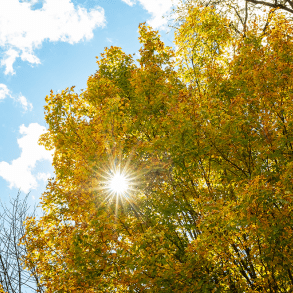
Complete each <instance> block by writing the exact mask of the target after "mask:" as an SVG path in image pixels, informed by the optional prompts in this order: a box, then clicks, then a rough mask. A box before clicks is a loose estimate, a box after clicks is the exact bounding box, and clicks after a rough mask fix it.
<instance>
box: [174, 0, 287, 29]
mask: <svg viewBox="0 0 293 293" xmlns="http://www.w3.org/2000/svg"><path fill="white" fill-rule="evenodd" d="M192 6H198V7H199V6H203V7H212V8H215V9H216V11H217V13H219V14H220V15H222V16H223V17H226V18H228V19H229V26H230V27H231V28H232V29H233V32H234V33H236V34H237V35H245V33H246V31H247V30H248V29H251V28H249V27H248V26H249V24H252V21H253V20H256V19H257V20H259V21H261V22H260V24H259V27H258V29H260V30H262V31H263V32H265V30H266V28H267V26H268V24H269V22H270V19H271V17H272V15H276V16H278V15H285V16H286V17H287V18H288V19H289V20H292V13H293V2H292V1H287V0H267V1H260V0H221V1H219V0H181V1H180V5H178V7H177V8H176V9H175V10H176V13H177V14H180V15H181V16H183V17H184V16H186V15H187V10H188V7H192ZM171 15H174V13H172V14H171ZM260 15H261V17H260Z"/></svg>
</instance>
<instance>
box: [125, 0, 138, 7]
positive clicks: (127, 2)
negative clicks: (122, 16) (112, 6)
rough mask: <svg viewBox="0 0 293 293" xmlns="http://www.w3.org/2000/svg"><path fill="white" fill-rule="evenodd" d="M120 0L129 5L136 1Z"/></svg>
mask: <svg viewBox="0 0 293 293" xmlns="http://www.w3.org/2000/svg"><path fill="white" fill-rule="evenodd" d="M122 1H123V2H125V3H126V4H127V5H129V6H133V5H134V4H135V3H136V1H135V0H122Z"/></svg>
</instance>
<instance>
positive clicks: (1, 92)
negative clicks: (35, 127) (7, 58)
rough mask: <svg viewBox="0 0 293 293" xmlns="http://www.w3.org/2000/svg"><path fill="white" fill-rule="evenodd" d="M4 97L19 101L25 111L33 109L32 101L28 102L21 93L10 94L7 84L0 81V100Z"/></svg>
mask: <svg viewBox="0 0 293 293" xmlns="http://www.w3.org/2000/svg"><path fill="white" fill-rule="evenodd" d="M5 98H11V99H13V100H14V101H16V102H19V103H20V104H21V105H22V108H23V109H24V110H25V111H27V110H28V109H29V110H32V109H33V105H32V103H29V102H28V100H27V99H26V97H25V96H23V95H22V94H19V96H18V97H14V96H12V94H11V92H10V90H9V89H8V87H7V85H5V84H3V83H0V100H4V99H5Z"/></svg>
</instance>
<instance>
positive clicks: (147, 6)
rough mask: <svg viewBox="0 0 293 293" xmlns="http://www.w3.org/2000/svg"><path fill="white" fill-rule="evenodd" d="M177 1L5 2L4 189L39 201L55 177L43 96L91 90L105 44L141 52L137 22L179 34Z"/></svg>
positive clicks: (1, 4)
mask: <svg viewBox="0 0 293 293" xmlns="http://www.w3.org/2000/svg"><path fill="white" fill-rule="evenodd" d="M177 2H178V0H173V1H172V0H0V136H1V143H0V190H1V195H0V197H1V199H2V201H6V200H7V199H8V197H9V195H10V196H12V197H13V196H15V195H16V194H17V191H18V190H19V189H21V191H22V192H23V193H27V192H29V191H30V203H31V204H33V203H34V202H37V201H38V198H39V197H40V195H41V194H42V192H43V191H44V190H45V187H46V182H47V178H48V177H52V176H54V173H53V167H52V166H51V160H52V154H51V153H50V152H48V151H46V150H45V149H44V148H43V147H42V146H39V145H38V144H37V140H38V137H39V135H40V134H41V133H43V132H44V131H45V128H46V124H45V121H44V110H43V106H44V104H45V100H44V99H45V96H46V95H48V94H49V93H50V90H51V89H52V90H53V91H54V93H57V92H58V91H61V90H62V89H65V88H66V87H71V86H73V85H75V86H76V91H77V92H79V90H80V89H84V88H85V87H86V81H87V78H88V76H90V75H91V74H94V73H95V71H96V70H97V69H98V66H97V64H96V56H99V54H100V53H102V52H103V51H104V47H110V46H111V45H113V46H119V47H122V49H123V51H124V52H126V53H127V54H130V53H136V54H137V53H138V49H139V48H140V44H139V41H138V25H139V23H141V22H145V21H146V22H147V23H148V24H149V25H151V26H152V27H153V28H155V29H158V30H159V31H160V34H161V36H162V40H163V41H164V42H165V44H166V45H168V46H172V39H173V34H172V32H170V33H168V34H167V32H168V31H170V29H169V28H168V26H167V24H166V19H164V18H162V16H163V15H168V13H169V12H170V11H171V8H172V4H176V3H177Z"/></svg>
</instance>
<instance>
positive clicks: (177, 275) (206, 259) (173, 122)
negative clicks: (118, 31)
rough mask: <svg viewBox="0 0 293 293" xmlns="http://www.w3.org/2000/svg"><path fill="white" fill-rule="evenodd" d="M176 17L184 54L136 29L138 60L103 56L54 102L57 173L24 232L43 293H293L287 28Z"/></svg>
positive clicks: (194, 15) (209, 11)
mask: <svg viewBox="0 0 293 293" xmlns="http://www.w3.org/2000/svg"><path fill="white" fill-rule="evenodd" d="M179 17H181V18H180V19H179V22H180V26H179V27H178V30H177V31H176V35H175V44H176V46H177V48H178V49H177V51H176V53H175V52H174V51H173V50H172V49H171V48H169V47H166V46H165V45H164V44H163V43H162V42H161V40H160V38H159V35H158V32H156V31H153V30H152V29H151V28H150V27H147V26H146V25H145V24H141V25H140V26H139V32H140V38H139V40H140V42H141V43H142V48H141V49H140V55H141V57H140V59H138V62H139V64H138V65H136V64H135V62H134V61H133V58H132V56H131V55H126V54H125V53H123V52H122V50H121V48H118V47H111V48H109V49H108V48H106V49H105V53H104V54H102V55H101V59H100V60H99V61H98V64H99V69H98V71H97V72H96V74H95V75H93V76H90V77H89V79H88V83H87V89H86V90H85V91H83V92H82V93H81V94H79V95H78V94H76V93H74V88H73V87H72V88H70V89H69V88H68V89H66V90H64V91H63V92H62V93H61V94H54V93H53V92H51V94H50V96H47V97H46V103H47V104H46V106H45V110H46V121H47V123H48V125H49V128H48V131H47V133H46V134H44V135H43V136H42V137H41V139H40V142H41V143H42V144H43V145H45V147H46V148H47V149H52V148H55V154H54V160H53V165H54V168H55V178H54V179H52V180H51V181H50V182H49V184H48V186H47V191H46V192H45V193H44V195H43V198H42V208H43V209H44V212H45V213H44V216H43V217H42V218H41V219H40V220H38V221H37V220H35V219H33V218H31V219H30V220H28V221H27V222H26V225H27V226H26V227H27V233H26V237H25V238H24V242H25V245H26V246H27V247H28V255H27V266H28V267H30V264H29V262H31V263H35V264H37V268H38V272H39V273H40V275H41V276H42V278H41V281H42V283H43V284H44V286H45V287H46V290H47V291H46V292H116V291H118V292H179V291H180V292H291V291H290V290H292V289H293V278H292V270H293V268H292V253H291V243H292V200H291V198H292V184H291V183H292V175H291V174H292V166H293V164H292V141H293V139H292V125H293V124H292V115H291V113H292V109H293V105H292V81H291V79H290V78H289V77H290V76H291V74H292V72H291V71H292V57H293V55H292V52H293V50H292V49H293V48H292V46H293V43H292V31H293V27H292V24H291V23H290V22H288V20H286V19H285V18H276V17H274V16H273V15H272V18H271V19H270V20H269V23H268V25H267V28H266V34H263V32H262V29H261V28H260V27H259V24H258V23H257V22H256V21H254V22H252V23H251V24H250V27H251V29H248V30H247V31H246V33H245V36H241V37H237V36H235V34H234V28H233V27H231V26H230V20H229V19H228V18H225V17H224V16H223V15H221V14H219V13H218V12H217V10H215V9H213V8H212V7H202V6H188V7H187V14H185V15H183V16H182V15H180V14H179ZM117 169H118V170H120V169H123V170H124V171H125V172H126V173H127V176H128V178H129V180H130V186H131V187H132V189H133V191H131V192H129V193H127V194H125V195H124V196H122V195H119V194H113V192H112V193H111V191H109V190H108V189H107V182H106V181H105V178H106V179H107V178H109V177H111V172H113V170H117Z"/></svg>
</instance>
